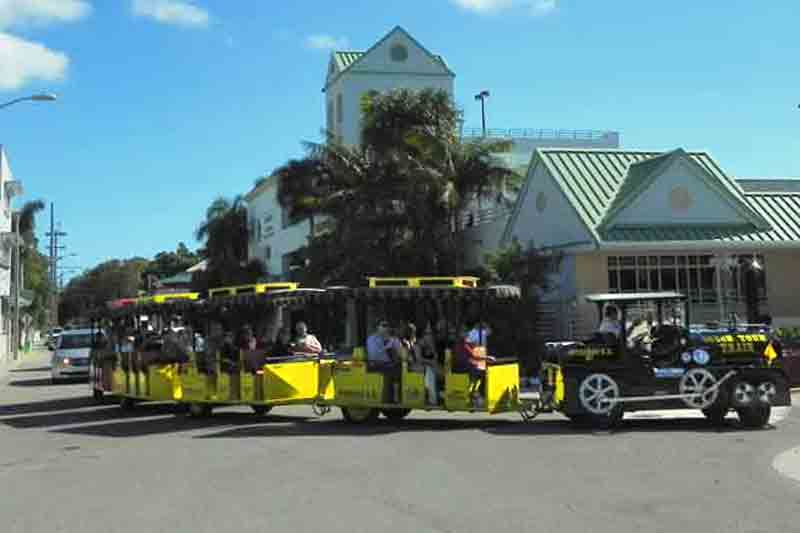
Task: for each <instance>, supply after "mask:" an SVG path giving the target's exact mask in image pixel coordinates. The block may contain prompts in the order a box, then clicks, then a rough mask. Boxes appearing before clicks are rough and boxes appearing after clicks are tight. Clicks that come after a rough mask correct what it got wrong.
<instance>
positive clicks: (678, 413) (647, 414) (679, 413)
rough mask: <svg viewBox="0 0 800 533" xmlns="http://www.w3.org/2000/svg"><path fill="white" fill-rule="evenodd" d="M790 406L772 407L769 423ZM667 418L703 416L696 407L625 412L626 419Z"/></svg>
mask: <svg viewBox="0 0 800 533" xmlns="http://www.w3.org/2000/svg"><path fill="white" fill-rule="evenodd" d="M790 410H791V407H773V408H772V415H771V416H770V417H769V423H770V424H777V423H779V422H782V421H783V420H784V419H785V418H786V417H787V416H789V411H790ZM728 417H736V413H735V412H734V411H731V412H730V413H729V414H728ZM669 418H705V416H704V415H703V413H702V412H700V411H698V410H697V409H667V410H664V411H636V412H633V413H625V419H626V420H664V419H669Z"/></svg>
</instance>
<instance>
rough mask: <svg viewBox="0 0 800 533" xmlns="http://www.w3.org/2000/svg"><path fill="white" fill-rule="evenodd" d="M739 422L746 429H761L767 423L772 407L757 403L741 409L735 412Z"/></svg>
mask: <svg viewBox="0 0 800 533" xmlns="http://www.w3.org/2000/svg"><path fill="white" fill-rule="evenodd" d="M736 412H737V414H738V415H739V421H740V422H741V423H742V425H743V426H744V427H746V428H750V429H761V428H763V427H764V426H766V425H767V424H768V423H769V417H770V415H771V414H772V407H771V406H770V405H765V404H763V403H757V404H755V405H751V406H750V407H742V408H740V409H737V410H736Z"/></svg>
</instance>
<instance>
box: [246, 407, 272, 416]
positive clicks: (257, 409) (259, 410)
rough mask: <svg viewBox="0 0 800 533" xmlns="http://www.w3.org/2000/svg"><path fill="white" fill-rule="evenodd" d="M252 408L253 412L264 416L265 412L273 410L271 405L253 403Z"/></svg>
mask: <svg viewBox="0 0 800 533" xmlns="http://www.w3.org/2000/svg"><path fill="white" fill-rule="evenodd" d="M250 408H251V409H252V410H253V413H255V414H256V415H258V416H264V415H265V414H267V413H269V412H270V411H272V406H271V405H251V406H250Z"/></svg>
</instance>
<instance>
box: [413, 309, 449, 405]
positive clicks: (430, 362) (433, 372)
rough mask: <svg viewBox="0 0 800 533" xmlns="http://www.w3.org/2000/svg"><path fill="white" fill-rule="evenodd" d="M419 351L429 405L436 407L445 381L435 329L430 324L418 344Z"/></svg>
mask: <svg viewBox="0 0 800 533" xmlns="http://www.w3.org/2000/svg"><path fill="white" fill-rule="evenodd" d="M417 351H418V353H419V360H420V363H421V364H422V369H423V373H424V376H425V390H426V392H427V395H428V403H430V404H433V405H436V404H438V403H439V388H440V386H441V385H440V383H439V382H440V380H441V381H442V382H443V381H444V375H443V373H442V371H441V366H440V365H439V361H438V358H437V356H436V339H435V338H434V335H433V329H432V328H431V325H430V324H428V326H427V327H426V328H425V333H423V335H422V339H420V341H419V343H417ZM442 384H443V383H442Z"/></svg>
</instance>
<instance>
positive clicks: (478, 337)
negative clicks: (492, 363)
mask: <svg viewBox="0 0 800 533" xmlns="http://www.w3.org/2000/svg"><path fill="white" fill-rule="evenodd" d="M491 334H492V329H491V328H490V327H489V325H488V324H487V323H486V322H476V323H475V327H474V328H472V329H471V330H470V332H469V341H470V342H471V343H472V344H474V345H475V346H486V343H487V340H488V338H489V335H491Z"/></svg>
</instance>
